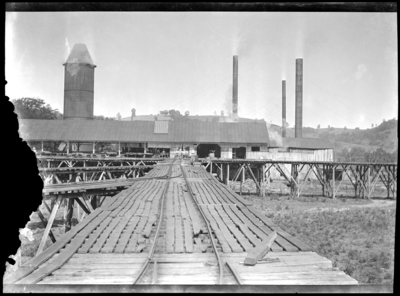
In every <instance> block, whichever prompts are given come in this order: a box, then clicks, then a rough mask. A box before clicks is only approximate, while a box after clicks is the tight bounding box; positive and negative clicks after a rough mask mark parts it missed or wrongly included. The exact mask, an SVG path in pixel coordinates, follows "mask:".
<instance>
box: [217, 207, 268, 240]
mask: <svg viewBox="0 0 400 296" xmlns="http://www.w3.org/2000/svg"><path fill="white" fill-rule="evenodd" d="M222 207H223V208H224V210H225V212H226V213H227V214H228V216H229V217H230V218H231V219H232V220H233V222H234V223H235V224H236V225H237V226H238V227H239V228H240V231H241V232H242V233H243V234H244V235H245V236H246V237H247V239H248V240H249V241H250V242H251V243H252V244H253V246H257V245H259V244H260V243H261V240H260V239H259V238H257V237H256V236H255V235H254V234H253V232H251V230H250V229H249V227H248V226H247V225H246V224H244V223H243V222H242V221H240V220H239V218H238V216H236V215H235V213H234V212H233V211H232V210H231V208H230V206H229V205H226V204H224V205H223V206H222ZM233 207H235V206H233Z"/></svg>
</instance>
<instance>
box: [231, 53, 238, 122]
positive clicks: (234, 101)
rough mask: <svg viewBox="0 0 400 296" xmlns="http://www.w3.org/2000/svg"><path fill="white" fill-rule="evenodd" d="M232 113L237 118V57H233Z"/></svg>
mask: <svg viewBox="0 0 400 296" xmlns="http://www.w3.org/2000/svg"><path fill="white" fill-rule="evenodd" d="M232 86H233V89H232V113H233V117H234V118H238V56H237V55H234V56H233V85H232Z"/></svg>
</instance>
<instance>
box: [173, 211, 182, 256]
mask: <svg viewBox="0 0 400 296" xmlns="http://www.w3.org/2000/svg"><path fill="white" fill-rule="evenodd" d="M183 252H184V248H183V233H182V219H181V218H180V217H175V253H183Z"/></svg>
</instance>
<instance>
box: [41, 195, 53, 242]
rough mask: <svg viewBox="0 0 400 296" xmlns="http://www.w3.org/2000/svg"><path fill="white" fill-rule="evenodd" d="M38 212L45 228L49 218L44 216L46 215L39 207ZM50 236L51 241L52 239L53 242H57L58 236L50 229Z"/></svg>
mask: <svg viewBox="0 0 400 296" xmlns="http://www.w3.org/2000/svg"><path fill="white" fill-rule="evenodd" d="M43 202H45V201H43ZM37 214H38V216H39V218H40V220H42V223H43V226H44V228H45V229H46V226H47V219H46V218H45V217H44V215H43V214H42V212H41V211H40V209H37ZM49 236H50V239H51V241H52V242H53V243H55V242H56V238H55V236H54V235H53V232H52V231H51V230H50V232H49Z"/></svg>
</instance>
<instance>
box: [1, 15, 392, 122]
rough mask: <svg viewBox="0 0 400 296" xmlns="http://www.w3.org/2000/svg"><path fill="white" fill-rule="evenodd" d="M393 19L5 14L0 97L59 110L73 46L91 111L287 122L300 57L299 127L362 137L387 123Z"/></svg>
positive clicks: (291, 113) (291, 111) (291, 116)
mask: <svg viewBox="0 0 400 296" xmlns="http://www.w3.org/2000/svg"><path fill="white" fill-rule="evenodd" d="M396 17H397V14H396V13H350V12H343V13H342V12H6V80H7V82H8V84H7V85H6V95H7V96H8V97H10V99H17V98H22V97H38V98H41V99H43V100H44V101H45V102H46V103H48V104H50V106H51V107H52V108H54V109H58V110H59V111H60V112H63V100H64V68H63V65H62V64H63V63H65V62H66V61H67V58H68V54H69V52H70V50H71V49H72V47H73V45H74V44H76V43H84V44H86V46H87V48H88V50H89V52H90V55H91V57H92V59H93V61H94V63H95V65H96V66H97V67H96V68H95V85H94V114H95V115H104V116H109V117H111V116H112V117H114V116H116V115H117V113H120V114H121V116H122V117H129V116H130V114H131V111H130V110H131V109H132V108H135V109H136V115H148V114H153V115H154V114H158V112H159V111H161V110H166V109H168V110H169V109H175V110H179V111H180V112H181V113H184V112H185V111H189V112H190V115H213V114H215V113H216V114H220V112H221V110H223V111H224V113H225V114H228V113H229V112H230V111H231V100H232V68H233V66H232V64H233V61H232V60H233V55H238V56H239V83H238V89H239V90H238V96H239V98H238V101H239V106H238V114H239V116H240V117H245V118H253V119H255V118H257V119H262V118H263V119H265V120H266V121H267V122H268V123H273V124H277V125H281V122H282V119H281V115H282V111H281V108H282V97H281V96H282V80H286V104H287V114H286V118H287V122H288V123H289V127H293V126H294V122H295V117H294V116H295V60H296V59H297V58H302V59H303V127H314V128H315V127H316V126H317V125H320V127H321V128H325V127H328V125H330V126H333V127H344V126H346V127H347V128H355V127H360V128H362V129H365V128H370V127H371V124H378V125H379V124H380V123H381V122H382V121H383V119H385V120H388V119H393V118H397V114H398V82H397V81H398V76H397V75H398V74H397V72H398V69H397V62H398V61H397V59H398V56H397V20H396Z"/></svg>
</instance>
